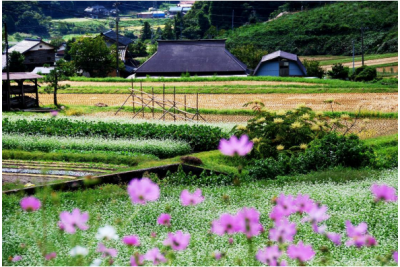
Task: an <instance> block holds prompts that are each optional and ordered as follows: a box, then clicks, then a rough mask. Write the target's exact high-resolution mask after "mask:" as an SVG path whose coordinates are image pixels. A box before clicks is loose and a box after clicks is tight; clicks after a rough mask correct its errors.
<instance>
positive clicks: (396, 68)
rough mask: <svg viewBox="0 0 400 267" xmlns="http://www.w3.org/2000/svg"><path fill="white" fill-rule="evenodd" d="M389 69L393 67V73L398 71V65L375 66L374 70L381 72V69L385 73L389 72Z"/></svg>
mask: <svg viewBox="0 0 400 267" xmlns="http://www.w3.org/2000/svg"><path fill="white" fill-rule="evenodd" d="M391 69H393V72H394V73H398V71H399V66H389V67H382V68H376V71H377V72H383V70H385V72H386V73H390V72H391Z"/></svg>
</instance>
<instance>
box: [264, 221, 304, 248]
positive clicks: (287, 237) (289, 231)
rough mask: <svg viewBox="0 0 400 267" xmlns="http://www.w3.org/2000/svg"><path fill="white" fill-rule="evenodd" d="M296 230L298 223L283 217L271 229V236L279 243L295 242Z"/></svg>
mask: <svg viewBox="0 0 400 267" xmlns="http://www.w3.org/2000/svg"><path fill="white" fill-rule="evenodd" d="M296 232H297V229H296V223H291V222H289V220H288V219H287V218H283V219H281V220H280V221H277V222H275V224H274V228H271V229H270V230H269V238H270V239H271V240H273V241H276V242H279V243H284V242H286V241H287V242H293V237H294V235H295V234H296Z"/></svg>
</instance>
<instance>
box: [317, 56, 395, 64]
mask: <svg viewBox="0 0 400 267" xmlns="http://www.w3.org/2000/svg"><path fill="white" fill-rule="evenodd" d="M398 55H399V54H398V53H387V54H377V55H364V60H372V59H382V58H388V57H397V56H398ZM361 60H362V57H361V56H356V57H354V61H361ZM347 62H353V57H346V58H343V59H332V60H321V61H320V62H319V63H320V65H321V66H326V65H333V64H336V63H347ZM368 66H369V65H368ZM374 67H375V66H374Z"/></svg>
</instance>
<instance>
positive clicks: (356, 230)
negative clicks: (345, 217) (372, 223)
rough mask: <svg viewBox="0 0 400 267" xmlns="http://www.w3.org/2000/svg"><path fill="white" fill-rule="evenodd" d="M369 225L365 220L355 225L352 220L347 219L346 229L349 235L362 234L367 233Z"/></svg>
mask: <svg viewBox="0 0 400 267" xmlns="http://www.w3.org/2000/svg"><path fill="white" fill-rule="evenodd" d="M367 229H368V225H367V224H366V223H365V222H362V223H360V224H359V225H358V226H356V227H354V226H353V225H352V224H351V222H350V221H346V231H347V236H348V237H355V236H362V235H365V234H366V233H367Z"/></svg>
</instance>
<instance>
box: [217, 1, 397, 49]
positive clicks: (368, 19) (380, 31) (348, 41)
mask: <svg viewBox="0 0 400 267" xmlns="http://www.w3.org/2000/svg"><path fill="white" fill-rule="evenodd" d="M361 27H365V30H364V46H365V48H364V49H365V51H366V53H369V54H373V53H387V52H397V51H398V8H397V2H383V1H382V2H381V1H379V2H378V1H377V2H339V3H334V4H329V5H326V6H323V7H317V8H314V9H310V10H307V11H302V12H296V13H293V14H287V15H283V16H282V17H280V18H277V19H275V20H272V21H270V22H263V23H257V24H254V25H245V26H242V27H240V28H237V29H235V30H234V32H233V33H232V32H227V33H225V34H224V35H222V36H219V37H226V38H228V40H227V46H228V48H230V49H233V48H235V47H243V46H248V45H254V46H255V47H257V48H259V49H263V50H267V51H271V52H272V51H276V50H284V51H287V52H292V53H297V54H299V55H324V54H329V55H350V54H351V53H352V41H353V40H354V42H355V50H356V51H355V53H356V54H360V53H361V30H360V28H361Z"/></svg>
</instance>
